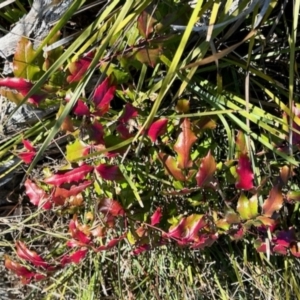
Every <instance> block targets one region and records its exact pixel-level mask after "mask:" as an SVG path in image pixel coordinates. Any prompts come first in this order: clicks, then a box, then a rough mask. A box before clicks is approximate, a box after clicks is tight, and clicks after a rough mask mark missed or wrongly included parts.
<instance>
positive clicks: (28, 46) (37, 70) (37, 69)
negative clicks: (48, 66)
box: [13, 37, 43, 80]
mask: <svg viewBox="0 0 300 300" xmlns="http://www.w3.org/2000/svg"><path fill="white" fill-rule="evenodd" d="M34 57H35V50H34V49H33V45H32V43H31V41H30V40H29V39H28V38H26V37H21V39H20V40H19V42H18V44H17V47H16V51H15V55H14V59H13V69H14V75H15V76H16V77H19V78H25V79H29V80H37V79H39V77H40V76H41V75H42V74H43V71H42V70H41V67H42V61H43V57H42V55H41V54H40V55H38V57H35V60H33V58H34Z"/></svg>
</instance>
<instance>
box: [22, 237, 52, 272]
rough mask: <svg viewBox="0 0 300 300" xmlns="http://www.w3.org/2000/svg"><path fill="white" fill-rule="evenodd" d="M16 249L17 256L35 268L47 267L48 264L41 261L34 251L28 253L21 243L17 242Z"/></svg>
mask: <svg viewBox="0 0 300 300" xmlns="http://www.w3.org/2000/svg"><path fill="white" fill-rule="evenodd" d="M16 247H17V255H18V256H19V257H20V258H22V259H24V260H26V261H27V262H30V263H32V264H33V265H34V266H35V267H43V268H47V267H49V264H48V263H47V262H46V261H45V260H44V259H42V258H41V257H40V256H39V255H38V254H37V253H36V252H35V251H30V250H29V249H28V248H27V247H26V245H25V244H24V243H23V242H21V241H18V242H17V243H16Z"/></svg>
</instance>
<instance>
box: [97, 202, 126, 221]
mask: <svg viewBox="0 0 300 300" xmlns="http://www.w3.org/2000/svg"><path fill="white" fill-rule="evenodd" d="M99 211H100V212H102V213H104V214H110V215H112V216H113V217H118V216H124V215H125V210H124V208H123V207H122V205H121V204H120V203H119V202H118V201H115V200H112V199H109V198H104V199H102V200H101V202H100V204H99Z"/></svg>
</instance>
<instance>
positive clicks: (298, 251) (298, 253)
mask: <svg viewBox="0 0 300 300" xmlns="http://www.w3.org/2000/svg"><path fill="white" fill-rule="evenodd" d="M290 251H291V253H292V255H294V256H295V257H298V258H300V242H293V243H292V244H291V246H290Z"/></svg>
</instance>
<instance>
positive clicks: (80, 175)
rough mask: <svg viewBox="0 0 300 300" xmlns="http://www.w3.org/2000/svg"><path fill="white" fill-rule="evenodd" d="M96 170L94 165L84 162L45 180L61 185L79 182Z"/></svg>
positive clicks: (48, 182)
mask: <svg viewBox="0 0 300 300" xmlns="http://www.w3.org/2000/svg"><path fill="white" fill-rule="evenodd" d="M93 170H94V167H92V166H89V165H87V164H83V165H81V166H80V167H77V168H75V169H73V170H71V171H61V172H58V174H55V175H52V176H50V177H49V178H46V179H45V180H44V182H45V183H47V184H53V185H56V186H60V185H62V184H64V183H70V182H78V181H81V180H83V179H84V177H85V176H86V175H87V174H89V173H91V172H92V171H93Z"/></svg>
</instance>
